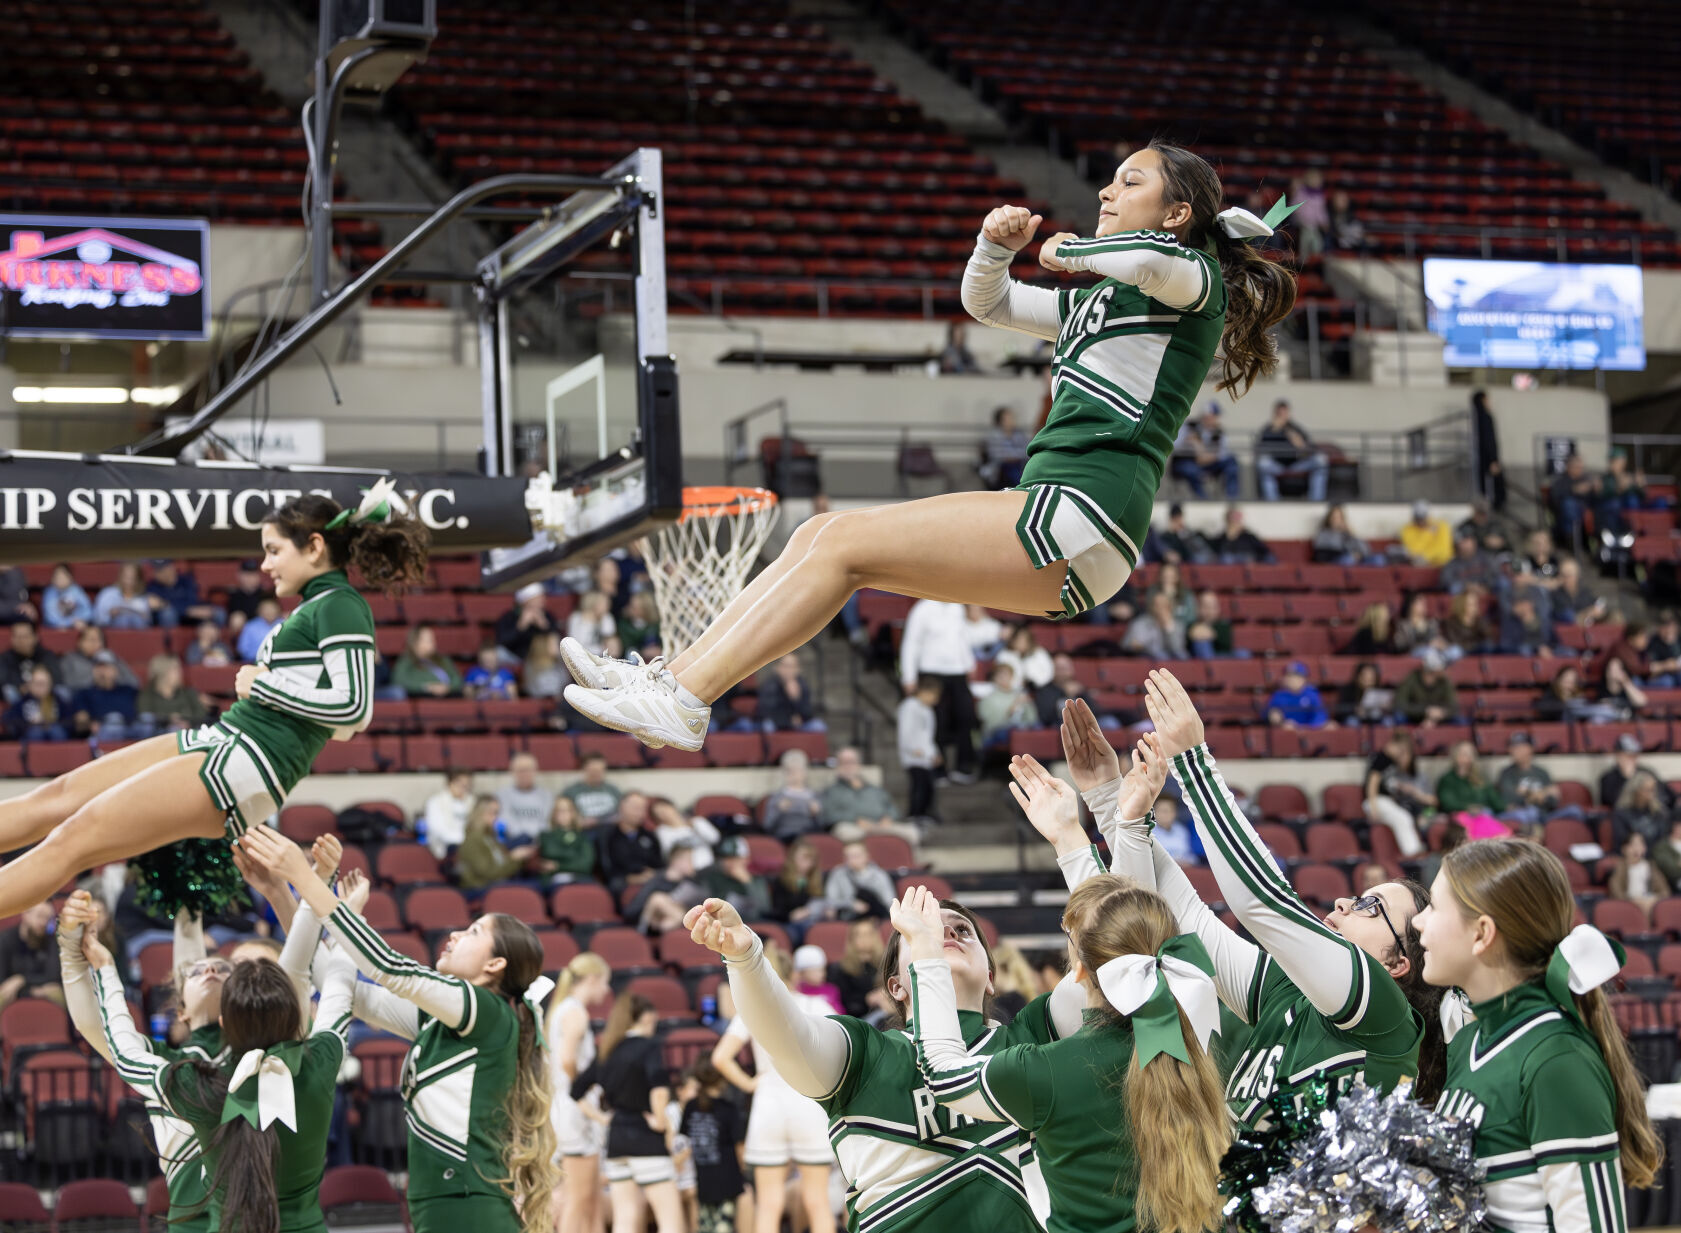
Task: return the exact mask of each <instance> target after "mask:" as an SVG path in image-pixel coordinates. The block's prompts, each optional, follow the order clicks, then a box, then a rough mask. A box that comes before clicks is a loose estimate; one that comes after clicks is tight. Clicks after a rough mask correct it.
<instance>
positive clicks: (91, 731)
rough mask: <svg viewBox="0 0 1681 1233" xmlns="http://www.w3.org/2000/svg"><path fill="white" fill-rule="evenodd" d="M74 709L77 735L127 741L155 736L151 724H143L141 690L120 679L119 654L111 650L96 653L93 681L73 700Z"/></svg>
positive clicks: (71, 706) (71, 710) (71, 702)
mask: <svg viewBox="0 0 1681 1233" xmlns="http://www.w3.org/2000/svg"><path fill="white" fill-rule="evenodd" d="M70 712H71V715H72V716H73V717H74V719H73V722H74V723H75V727H76V735H77V736H97V737H99V738H100V739H102V740H107V741H126V740H137V739H139V738H140V737H142V736H150V735H151V731H150V725H145V726H144V728H143V726H142V725H141V723H140V691H139V690H138V689H136V688H135V687H134V686H132V685H125V684H123V683H122V682H121V681H119V680H118V679H117V657H116V656H115V655H113V654H111V652H110V651H101V652H99V654H98V655H96V656H94V659H93V684H91V685H89V686H88V687H87V688H86V689H83V690H79V691H78V692H77V694H76V696H75V697H74V698H72V699H71V700H70Z"/></svg>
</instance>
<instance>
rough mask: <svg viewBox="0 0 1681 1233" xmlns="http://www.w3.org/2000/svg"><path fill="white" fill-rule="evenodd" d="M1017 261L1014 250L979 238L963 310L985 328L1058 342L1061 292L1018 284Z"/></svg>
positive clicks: (966, 280) (967, 270) (966, 270)
mask: <svg viewBox="0 0 1681 1233" xmlns="http://www.w3.org/2000/svg"><path fill="white" fill-rule="evenodd" d="M1015 259H1016V254H1015V252H1014V250H1012V249H1008V248H1005V247H1004V246H1003V245H1002V244H994V243H993V242H992V241H991V240H989V239H987V238H986V237H985V236H976V237H975V251H974V252H973V253H971V254H970V255H969V264H968V265H967V266H965V267H964V269H963V291H962V299H963V307H964V309H965V310H967V312H968V313H969V315H970V316H971V317H973V318H974V319H975V320H976V321H979V322H980V323H981V324H983V325H996V326H1001V327H1002V328H1004V329H1007V330H1019V331H1020V332H1021V333H1023V334H1032V335H1034V336H1035V337H1037V338H1048V339H1053V340H1054V339H1055V338H1056V336H1057V335H1058V334H1059V333H1060V332H1061V330H1062V316H1061V314H1060V313H1059V312H1058V311H1057V301H1058V299H1059V293H1058V292H1055V291H1051V290H1049V289H1047V288H1045V287H1025V286H1023V285H1022V284H1021V283H1018V282H1016V281H1015V280H1014V279H1013V278H1011V277H1010V262H1012V261H1014V260H1015Z"/></svg>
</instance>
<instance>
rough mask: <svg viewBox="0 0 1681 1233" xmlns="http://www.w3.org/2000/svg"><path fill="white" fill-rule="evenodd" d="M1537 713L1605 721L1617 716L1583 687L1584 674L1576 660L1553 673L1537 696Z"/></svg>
mask: <svg viewBox="0 0 1681 1233" xmlns="http://www.w3.org/2000/svg"><path fill="white" fill-rule="evenodd" d="M1535 714H1536V715H1538V716H1539V717H1540V718H1542V719H1545V720H1549V721H1554V722H1556V721H1559V720H1564V721H1580V722H1582V723H1603V722H1606V721H1608V720H1611V719H1615V718H1616V715H1615V713H1614V712H1608V711H1602V710H1600V709H1599V707H1598V704H1597V703H1595V702H1594V701H1593V700H1592V699H1591V698H1589V697H1588V696H1587V694H1586V693H1584V692H1583V690H1582V674H1581V671H1580V669H1578V668H1577V667H1576V666H1575V665H1574V664H1565V665H1564V666H1563V667H1562V668H1560V669H1559V670H1558V671H1557V672H1555V673H1554V674H1553V679H1552V682H1551V683H1550V684H1549V685H1548V686H1547V687H1546V688H1545V689H1544V690H1542V691H1541V696H1540V697H1539V698H1537V699H1536V700H1535Z"/></svg>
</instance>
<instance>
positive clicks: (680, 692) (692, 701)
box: [671, 676, 707, 708]
mask: <svg viewBox="0 0 1681 1233" xmlns="http://www.w3.org/2000/svg"><path fill="white" fill-rule="evenodd" d="M671 684H672V686H673V689H672V692H673V693H675V694H676V695H677V701H679V702H681V703H682V704H683V705H684V706H687V707H698V708H705V707H706V706H707V703H705V702H702V701H701V700H700V699H699V698H697V697H695V696H694V695H693V694H692V693H690V692H689V691H688V690H687V689H685V688H683V682H682V681H679V680H678V679H677V678H676V676H672V678H671Z"/></svg>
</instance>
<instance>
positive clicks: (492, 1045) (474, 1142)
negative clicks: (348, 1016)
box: [292, 904, 520, 1233]
mask: <svg viewBox="0 0 1681 1233" xmlns="http://www.w3.org/2000/svg"><path fill="white" fill-rule="evenodd" d="M292 927H293V929H294V931H296V930H313V929H315V927H316V923H315V916H314V914H313V913H312V912H310V911H309V910H308V905H307V904H299V905H298V915H297V917H296V918H295V919H294V920H293V922H292ZM327 931H328V932H329V933H330V934H331V935H332V936H333V938H334V940H335V941H337V942H338V944H339V946H340V947H342V948H343V950H344V952H345V953H346V954H347V955H348V956H349V957H350V958H351V959H352V960H353V961H354V962H355V964H356V967H357V968H358V969H360V970H361V972H362V973H363V974H364V975H366V976H367V977H368V978H369V979H370V980H372V981H374V982H375V984H377V985H379V986H381V987H380V988H371V987H369V986H366V985H358V986H357V987H356V998H355V1013H356V1017H357V1018H359V1019H363V1020H365V1021H366V1022H368V1023H370V1024H372V1025H373V1026H375V1027H378V1028H383V1029H384V1030H386V1031H388V1032H391V1033H393V1034H395V1035H397V1036H401V1037H403V1039H405V1040H412V1041H413V1042H414V1048H412V1049H411V1050H409V1055H408V1058H407V1059H406V1060H405V1061H404V1063H403V1080H402V1085H403V1103H404V1107H405V1109H406V1112H407V1115H408V1126H409V1186H408V1199H409V1212H410V1216H411V1220H412V1224H413V1226H414V1231H415V1233H445V1231H446V1230H447V1233H461V1230H462V1228H463V1227H466V1226H463V1224H462V1223H461V1222H462V1221H464V1220H465V1221H467V1222H468V1223H469V1224H470V1226H471V1228H472V1230H473V1233H518V1230H519V1227H520V1222H519V1216H518V1214H517V1213H516V1212H515V1211H514V1202H513V1196H512V1193H511V1191H510V1190H509V1188H508V1185H507V1184H506V1183H505V1181H504V1179H505V1178H506V1177H507V1168H506V1166H505V1164H504V1163H503V1150H504V1148H505V1147H506V1145H507V1141H508V1105H509V1101H510V1099H511V1097H512V1095H513V1091H514V1086H515V1083H516V1082H517V1080H518V1077H519V1016H518V1014H517V1013H516V1012H515V1011H514V1008H513V1007H512V1006H511V1005H509V1003H508V999H507V998H505V997H502V996H501V995H500V994H497V993H493V992H492V991H491V990H489V989H483V988H480V987H478V986H476V985H471V984H468V983H467V982H466V981H464V980H462V979H460V978H459V977H456V976H445V975H443V974H442V973H440V972H437V971H435V970H434V969H432V968H429V967H427V966H426V965H425V964H423V963H417V962H415V961H414V960H413V959H409V958H407V957H406V956H404V955H400V954H398V953H397V952H396V951H394V950H392V949H391V948H390V947H389V946H387V945H386V944H385V940H384V939H383V938H381V937H380V936H379V934H378V933H377V932H376V931H375V930H374V929H373V928H372V927H371V926H369V924H368V923H367V921H365V920H363V919H362V917H360V916H359V915H357V914H356V913H355V912H353V911H352V910H351V909H350V908H348V907H346V906H345V905H343V904H340V905H339V906H338V907H337V908H335V909H334V910H333V914H332V915H331V916H329V917H328V918H327Z"/></svg>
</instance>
